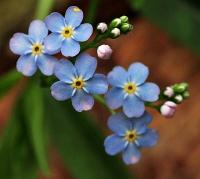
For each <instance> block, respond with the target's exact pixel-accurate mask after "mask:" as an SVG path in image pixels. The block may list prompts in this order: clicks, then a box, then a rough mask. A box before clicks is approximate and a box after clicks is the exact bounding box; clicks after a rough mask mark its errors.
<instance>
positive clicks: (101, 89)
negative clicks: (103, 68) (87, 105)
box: [85, 74, 108, 94]
mask: <svg viewBox="0 0 200 179" xmlns="http://www.w3.org/2000/svg"><path fill="white" fill-rule="evenodd" d="M85 88H86V91H88V92H89V93H91V94H105V93H106V92H107V90H108V83H107V81H106V76H105V75H103V74H95V75H94V77H93V78H91V79H90V80H88V81H87V82H86V85H85Z"/></svg>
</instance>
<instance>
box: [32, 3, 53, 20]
mask: <svg viewBox="0 0 200 179" xmlns="http://www.w3.org/2000/svg"><path fill="white" fill-rule="evenodd" d="M53 3H54V0H38V4H37V8H36V12H35V18H38V19H44V18H45V16H46V15H47V14H48V13H49V11H50V9H51V8H52V6H53Z"/></svg>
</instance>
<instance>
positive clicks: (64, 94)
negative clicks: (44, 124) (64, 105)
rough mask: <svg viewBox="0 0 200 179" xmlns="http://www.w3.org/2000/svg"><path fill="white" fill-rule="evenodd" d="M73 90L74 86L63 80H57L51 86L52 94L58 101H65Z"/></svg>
mask: <svg viewBox="0 0 200 179" xmlns="http://www.w3.org/2000/svg"><path fill="white" fill-rule="evenodd" d="M72 92H73V88H72V87H71V86H70V85H68V84H66V83H64V82H62V81H58V82H55V83H54V84H53V85H52V86H51V94H52V96H53V97H54V98H55V99H56V100H58V101H64V100H67V99H69V98H71V96H72Z"/></svg>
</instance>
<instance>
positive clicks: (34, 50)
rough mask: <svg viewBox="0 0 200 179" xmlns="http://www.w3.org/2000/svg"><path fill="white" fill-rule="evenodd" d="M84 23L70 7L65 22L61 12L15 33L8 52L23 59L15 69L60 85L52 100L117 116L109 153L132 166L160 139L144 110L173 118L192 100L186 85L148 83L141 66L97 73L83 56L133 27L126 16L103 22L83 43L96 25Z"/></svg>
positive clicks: (104, 53) (106, 51) (111, 123)
mask: <svg viewBox="0 0 200 179" xmlns="http://www.w3.org/2000/svg"><path fill="white" fill-rule="evenodd" d="M82 20H83V12H82V10H81V9H79V8H78V7H76V6H71V7H69V8H68V9H67V10H66V13H65V16H64V17H63V16H62V15H61V14H60V13H57V12H54V13H51V14H50V15H48V16H47V17H46V18H45V20H44V21H41V20H34V21H32V22H31V24H30V26H29V30H28V34H27V35H26V34H24V33H16V34H14V36H13V37H12V38H11V40H10V49H11V51H12V52H13V53H15V54H17V55H20V57H19V59H18V61H17V65H16V67H17V70H18V71H19V72H21V73H22V74H23V75H25V76H32V75H34V74H35V73H36V71H37V69H38V68H39V69H40V71H41V73H42V74H44V75H45V76H51V75H54V76H55V77H56V78H57V79H58V80H57V81H56V82H55V81H54V82H53V83H52V84H50V85H49V86H50V90H51V94H52V96H53V97H54V98H55V99H56V100H58V101H64V100H68V99H71V101H72V106H73V107H74V109H75V110H76V111H77V112H82V111H88V110H91V109H92V107H93V105H94V99H97V100H98V101H99V102H101V103H103V104H104V105H106V106H107V107H108V108H109V110H110V111H111V112H112V114H113V115H112V116H111V117H110V118H109V120H108V127H109V128H110V129H111V130H112V131H113V132H114V134H113V135H110V136H108V137H107V138H106V139H105V142H104V146H105V151H106V152H107V153H108V154H109V155H115V154H118V153H119V152H122V155H123V161H124V162H125V163H126V164H134V163H136V162H137V161H138V160H139V159H140V149H141V148H143V147H152V146H154V145H155V144H156V143H157V139H158V134H157V132H156V131H155V130H153V129H150V128H148V125H149V124H150V123H151V121H152V117H151V115H150V114H148V113H147V112H146V109H145V106H150V107H153V108H155V109H157V110H159V111H160V112H161V114H162V115H164V116H166V117H171V116H173V114H174V112H175V108H176V106H177V103H180V102H181V101H182V100H183V99H185V98H187V97H189V92H188V85H187V84H186V83H181V84H175V85H173V86H171V87H167V88H166V90H165V91H164V92H161V94H160V89H159V87H158V86H157V85H156V84H155V83H152V82H146V80H147V78H148V76H149V69H148V67H147V66H145V65H144V64H142V63H139V62H136V63H133V64H131V65H130V66H129V68H128V70H126V69H124V68H123V67H120V66H117V67H114V68H113V70H112V71H111V72H109V73H108V75H107V76H105V75H103V74H98V73H95V71H96V68H97V60H96V58H95V57H92V56H90V55H89V54H87V53H85V51H86V50H87V49H89V48H96V47H98V46H99V45H100V43H101V41H102V40H104V39H107V38H112V39H114V38H117V37H119V36H120V34H127V33H128V32H130V31H131V30H132V29H133V26H132V25H131V24H130V23H129V21H128V17H127V16H121V17H120V18H115V19H114V20H112V21H111V22H110V24H109V25H107V24H106V23H104V22H101V23H99V24H98V26H97V32H96V37H95V38H94V40H93V41H92V42H90V43H83V44H81V43H82V42H85V41H87V40H88V39H89V38H90V37H91V35H92V33H93V27H92V25H91V24H89V23H83V24H81V23H82ZM58 53H61V54H62V55H63V56H64V57H63V58H62V59H60V60H58V59H57V58H56V57H55V56H54V55H55V54H58ZM97 54H98V57H99V58H102V59H109V58H110V57H111V54H112V49H111V47H110V46H108V45H100V46H99V47H98V48H97ZM65 57H67V58H68V59H67V58H65ZM71 57H73V58H71ZM52 78H53V77H52ZM52 81H53V80H52ZM49 86H48V87H49ZM100 95H104V96H100ZM97 97H98V98H97ZM159 99H162V100H163V99H164V100H165V101H164V103H162V105H157V104H153V103H154V102H156V101H157V100H159ZM114 110H117V111H118V112H117V111H114Z"/></svg>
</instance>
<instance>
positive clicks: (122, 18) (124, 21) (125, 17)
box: [120, 16, 128, 23]
mask: <svg viewBox="0 0 200 179" xmlns="http://www.w3.org/2000/svg"><path fill="white" fill-rule="evenodd" d="M120 19H121V21H122V23H126V22H128V17H127V16H121V17H120Z"/></svg>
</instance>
